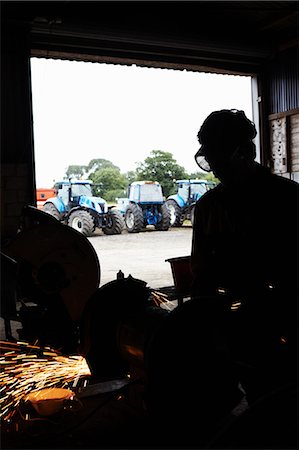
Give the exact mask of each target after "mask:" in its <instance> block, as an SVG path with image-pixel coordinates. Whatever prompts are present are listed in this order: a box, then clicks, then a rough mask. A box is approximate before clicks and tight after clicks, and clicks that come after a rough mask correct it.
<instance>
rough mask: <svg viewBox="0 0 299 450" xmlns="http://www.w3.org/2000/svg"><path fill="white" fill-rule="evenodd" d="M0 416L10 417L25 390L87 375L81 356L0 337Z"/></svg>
mask: <svg viewBox="0 0 299 450" xmlns="http://www.w3.org/2000/svg"><path fill="white" fill-rule="evenodd" d="M0 370H1V372H0V418H1V419H3V420H5V421H10V420H11V419H12V417H13V416H14V414H15V413H16V411H17V408H18V406H19V403H20V401H21V400H22V398H23V397H24V396H25V395H27V394H29V392H35V391H39V390H40V389H44V388H50V387H69V385H70V384H71V383H73V387H74V386H75V385H77V383H78V380H79V378H80V377H85V376H90V375H91V373H90V370H89V367H88V365H87V362H86V360H85V358H83V356H78V355H75V356H63V355H61V354H59V353H58V352H57V351H55V350H53V349H51V348H48V347H45V348H41V347H38V346H35V345H30V344H28V343H26V342H6V341H0Z"/></svg>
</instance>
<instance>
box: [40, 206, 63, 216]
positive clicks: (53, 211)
mask: <svg viewBox="0 0 299 450" xmlns="http://www.w3.org/2000/svg"><path fill="white" fill-rule="evenodd" d="M43 211H45V212H46V213H48V214H50V215H51V216H53V217H54V218H55V219H57V220H60V219H61V215H60V213H59V211H58V209H57V208H56V207H55V206H54V205H53V203H45V204H44V205H43Z"/></svg>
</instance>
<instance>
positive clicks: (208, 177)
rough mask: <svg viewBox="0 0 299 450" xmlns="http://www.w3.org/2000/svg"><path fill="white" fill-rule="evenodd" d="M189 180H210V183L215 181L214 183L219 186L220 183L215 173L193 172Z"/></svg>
mask: <svg viewBox="0 0 299 450" xmlns="http://www.w3.org/2000/svg"><path fill="white" fill-rule="evenodd" d="M189 178H190V179H192V180H194V179H200V180H208V181H214V183H216V184H218V183H219V182H220V181H219V180H218V178H216V177H215V175H214V174H213V172H199V171H198V172H192V173H190V175H189Z"/></svg>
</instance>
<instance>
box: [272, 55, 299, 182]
mask: <svg viewBox="0 0 299 450" xmlns="http://www.w3.org/2000/svg"><path fill="white" fill-rule="evenodd" d="M298 55H299V50H298V47H294V48H292V49H290V50H288V51H286V52H283V53H281V54H279V56H278V57H277V58H276V59H275V61H273V62H271V63H270V64H269V65H268V67H267V70H266V78H265V81H266V83H265V85H266V89H267V95H266V97H265V101H266V108H267V111H268V119H269V122H268V127H269V144H270V148H269V150H270V151H269V152H268V164H269V166H270V167H271V170H272V172H274V173H277V174H280V175H283V176H285V177H288V178H291V179H293V180H296V181H299V75H298V73H299V72H298Z"/></svg>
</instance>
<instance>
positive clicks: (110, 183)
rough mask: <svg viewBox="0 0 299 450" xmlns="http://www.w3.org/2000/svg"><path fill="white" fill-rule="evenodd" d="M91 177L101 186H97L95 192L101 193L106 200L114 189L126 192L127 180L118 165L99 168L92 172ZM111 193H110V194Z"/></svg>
mask: <svg viewBox="0 0 299 450" xmlns="http://www.w3.org/2000/svg"><path fill="white" fill-rule="evenodd" d="M89 178H90V179H91V180H92V181H93V182H94V183H95V184H98V185H100V186H95V194H96V195H100V196H101V197H103V198H104V199H105V200H107V201H108V199H107V198H106V196H107V193H108V192H109V191H112V190H117V191H121V192H125V190H126V186H127V180H126V177H125V175H123V174H122V173H121V172H120V170H119V169H118V168H117V167H106V168H104V169H98V170H96V171H95V172H94V173H92V174H90V176H89ZM109 195H110V194H109Z"/></svg>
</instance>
